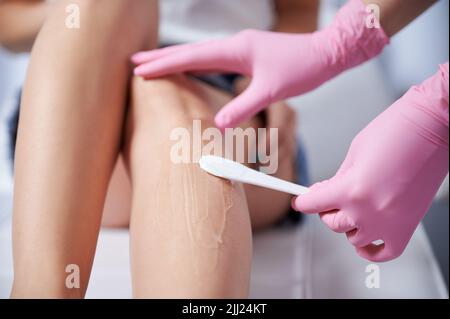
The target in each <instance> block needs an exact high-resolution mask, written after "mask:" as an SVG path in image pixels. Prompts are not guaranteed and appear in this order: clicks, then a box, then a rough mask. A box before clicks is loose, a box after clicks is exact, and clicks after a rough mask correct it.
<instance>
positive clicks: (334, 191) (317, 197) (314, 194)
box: [293, 175, 345, 214]
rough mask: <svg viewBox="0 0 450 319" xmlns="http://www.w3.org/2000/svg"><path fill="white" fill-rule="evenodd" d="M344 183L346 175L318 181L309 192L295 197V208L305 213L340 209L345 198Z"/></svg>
mask: <svg viewBox="0 0 450 319" xmlns="http://www.w3.org/2000/svg"><path fill="white" fill-rule="evenodd" d="M344 184H345V175H343V176H335V177H333V178H331V179H329V180H326V181H323V182H320V183H316V184H314V185H313V186H311V187H310V189H309V192H308V193H306V194H304V195H300V196H298V197H296V198H295V200H294V201H293V204H294V205H293V208H294V209H295V210H297V211H300V212H302V213H305V214H317V213H323V212H329V211H332V210H339V209H340V208H341V207H340V203H341V201H342V199H343V198H344V192H345V191H344V189H345V187H344Z"/></svg>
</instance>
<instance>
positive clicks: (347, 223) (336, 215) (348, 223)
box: [320, 210, 356, 233]
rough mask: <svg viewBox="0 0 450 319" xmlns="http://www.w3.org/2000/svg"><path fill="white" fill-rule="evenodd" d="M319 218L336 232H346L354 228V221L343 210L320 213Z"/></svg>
mask: <svg viewBox="0 0 450 319" xmlns="http://www.w3.org/2000/svg"><path fill="white" fill-rule="evenodd" d="M320 219H321V220H322V222H323V223H324V224H325V225H327V226H328V227H329V228H330V229H331V230H332V231H334V232H336V233H346V232H349V231H351V230H353V229H355V228H356V225H355V223H354V222H353V221H352V220H351V219H350V217H349V216H348V215H346V214H345V213H344V212H343V211H338V210H334V211H330V212H325V213H320Z"/></svg>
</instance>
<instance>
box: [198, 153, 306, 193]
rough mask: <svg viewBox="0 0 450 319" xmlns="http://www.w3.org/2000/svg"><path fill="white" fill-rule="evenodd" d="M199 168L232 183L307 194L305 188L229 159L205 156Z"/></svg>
mask: <svg viewBox="0 0 450 319" xmlns="http://www.w3.org/2000/svg"><path fill="white" fill-rule="evenodd" d="M200 167H201V168H202V169H203V170H205V171H206V172H208V173H209V174H212V175H214V176H217V177H222V178H226V179H229V180H232V181H237V182H241V183H246V184H252V185H256V186H261V187H265V188H270V189H273V190H277V191H280V192H284V193H288V194H292V195H303V194H306V193H307V192H308V188H307V187H305V186H301V185H297V184H294V183H291V182H287V181H284V180H282V179H279V178H276V177H273V176H270V175H267V174H264V173H261V172H258V171H255V170H253V169H251V168H248V167H247V166H244V165H242V164H240V163H237V162H234V161H231V160H229V159H226V158H223V157H218V156H212V155H206V156H202V158H201V159H200Z"/></svg>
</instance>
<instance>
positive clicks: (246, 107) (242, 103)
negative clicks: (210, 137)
mask: <svg viewBox="0 0 450 319" xmlns="http://www.w3.org/2000/svg"><path fill="white" fill-rule="evenodd" d="M270 103H271V101H270V100H268V97H267V95H266V94H265V93H264V91H263V90H261V86H260V85H259V84H258V81H257V80H255V79H254V80H253V81H252V83H250V85H249V87H248V88H247V89H246V90H245V91H244V92H242V93H241V94H240V95H238V96H237V97H236V98H234V99H233V100H232V101H231V102H229V103H228V104H227V105H225V106H224V107H223V108H222V109H221V110H220V111H219V112H218V113H217V115H216V117H215V123H216V125H217V127H218V128H220V129H225V128H233V127H236V126H237V125H238V124H239V123H241V122H243V121H245V120H248V119H249V118H251V117H252V116H254V115H255V114H256V113H258V112H259V111H261V110H262V109H264V108H266V107H267V106H269V105H270Z"/></svg>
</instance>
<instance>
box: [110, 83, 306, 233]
mask: <svg viewBox="0 0 450 319" xmlns="http://www.w3.org/2000/svg"><path fill="white" fill-rule="evenodd" d="M202 88H203V90H205V91H206V92H208V94H205V95H206V96H205V99H207V100H208V101H207V103H208V105H211V109H212V110H213V112H216V111H217V110H218V109H219V108H220V106H222V105H223V103H224V101H227V100H229V99H231V96H229V95H227V94H225V93H221V92H219V91H218V90H216V89H214V88H211V87H208V86H206V85H203V86H202ZM157 95H158V96H159V95H160V92H158V93H157ZM265 115H266V116H265V118H266V121H263V119H262V118H260V117H258V116H256V117H254V118H252V119H251V120H250V121H248V122H246V123H243V124H242V125H241V127H242V128H243V129H246V128H247V127H252V128H255V129H257V128H260V127H266V128H277V129H278V132H279V147H278V155H277V156H278V158H277V159H278V169H277V171H276V172H275V174H273V175H274V176H276V177H278V178H282V179H284V180H287V181H291V182H296V178H295V177H296V174H297V172H296V164H295V162H296V160H297V158H296V156H297V141H296V132H297V125H296V120H295V119H296V116H295V112H294V111H293V110H292V109H291V108H290V107H289V105H287V104H286V103H285V102H279V103H276V104H275V105H272V106H271V107H269V108H268V109H267V111H266V114H265ZM257 142H258V144H261V143H266V142H267V141H266V140H262V141H261V140H258V141H257ZM249 149H252V148H251V147H250V148H249ZM247 165H248V166H249V167H252V168H255V169H256V168H257V165H255V164H253V163H247ZM124 170H125V169H124V167H123V163H122V161H121V160H119V161H118V162H117V165H116V168H115V170H114V173H113V177H112V178H111V181H110V186H109V189H108V196H107V200H106V205H105V210H104V214H103V220H102V225H103V226H106V227H128V225H129V220H130V210H131V207H130V205H131V199H130V196H131V189H130V185H129V181H128V177H127V176H126V173H125V172H124ZM244 189H245V194H246V198H247V203H248V208H249V211H250V218H251V224H252V230H253V231H258V230H261V229H264V228H267V227H269V226H271V225H273V224H274V223H275V222H277V221H278V220H280V219H281V218H283V217H284V216H285V215H286V213H287V211H288V210H289V208H290V205H291V199H292V196H291V195H289V194H285V193H281V192H277V191H272V190H269V189H266V188H261V187H257V186H252V185H244Z"/></svg>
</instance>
